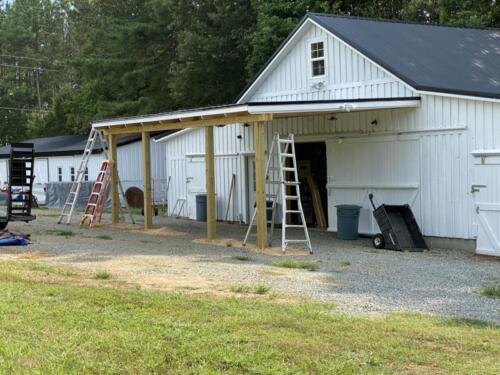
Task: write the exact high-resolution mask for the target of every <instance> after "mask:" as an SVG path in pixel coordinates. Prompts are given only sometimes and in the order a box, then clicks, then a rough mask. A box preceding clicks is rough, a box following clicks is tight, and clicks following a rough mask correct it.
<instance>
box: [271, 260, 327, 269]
mask: <svg viewBox="0 0 500 375" xmlns="http://www.w3.org/2000/svg"><path fill="white" fill-rule="evenodd" d="M273 266H275V267H282V268H298V269H303V270H308V271H317V270H318V265H317V264H316V263H313V262H307V261H303V260H295V259H285V260H280V261H277V262H274V263H273Z"/></svg>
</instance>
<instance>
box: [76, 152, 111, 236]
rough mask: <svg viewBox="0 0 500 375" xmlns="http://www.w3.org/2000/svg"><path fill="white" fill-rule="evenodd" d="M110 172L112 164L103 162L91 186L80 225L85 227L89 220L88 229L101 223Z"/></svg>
mask: <svg viewBox="0 0 500 375" xmlns="http://www.w3.org/2000/svg"><path fill="white" fill-rule="evenodd" d="M112 171H113V165H112V163H111V162H110V161H109V160H104V161H103V162H102V164H101V170H100V171H99V174H98V175H97V178H96V181H95V183H94V186H92V192H91V193H90V196H89V200H88V202H87V207H85V212H84V214H83V216H82V220H81V221H80V225H85V224H86V221H87V219H89V222H88V225H89V226H90V227H93V226H94V225H96V224H100V223H101V216H102V211H103V210H104V206H105V205H106V197H107V195H108V190H109V185H110V184H109V183H110V180H111V173H112Z"/></svg>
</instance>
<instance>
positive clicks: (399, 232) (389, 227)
mask: <svg viewBox="0 0 500 375" xmlns="http://www.w3.org/2000/svg"><path fill="white" fill-rule="evenodd" d="M368 198H369V199H370V203H371V205H372V207H373V217H374V218H375V221H376V222H377V224H378V226H379V228H380V231H381V232H382V233H378V234H376V235H375V236H374V237H373V239H372V242H373V247H374V248H376V249H389V250H397V251H412V252H419V251H423V250H427V249H428V247H427V244H426V243H425V240H424V237H423V236H422V232H421V231H420V228H419V226H418V224H417V221H416V220H415V216H414V215H413V212H412V210H411V208H410V206H409V205H408V204H404V205H389V204H381V205H380V206H378V207H375V204H374V203H373V194H371V193H370V194H369V195H368Z"/></svg>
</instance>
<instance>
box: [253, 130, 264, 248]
mask: <svg viewBox="0 0 500 375" xmlns="http://www.w3.org/2000/svg"><path fill="white" fill-rule="evenodd" d="M264 126H265V123H263V122H255V123H254V124H253V139H254V149H255V200H256V204H257V217H256V220H257V247H258V248H259V249H264V248H265V247H266V246H267V224H266V214H267V212H266V176H265V173H266V171H265V169H266V155H265V144H266V136H265V134H266V133H265V127H264Z"/></svg>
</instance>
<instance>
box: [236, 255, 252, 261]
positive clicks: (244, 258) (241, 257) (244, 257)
mask: <svg viewBox="0 0 500 375" xmlns="http://www.w3.org/2000/svg"><path fill="white" fill-rule="evenodd" d="M231 258H232V259H234V260H239V261H241V262H249V261H251V260H252V258H250V257H249V256H247V255H233V256H232V257H231Z"/></svg>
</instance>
